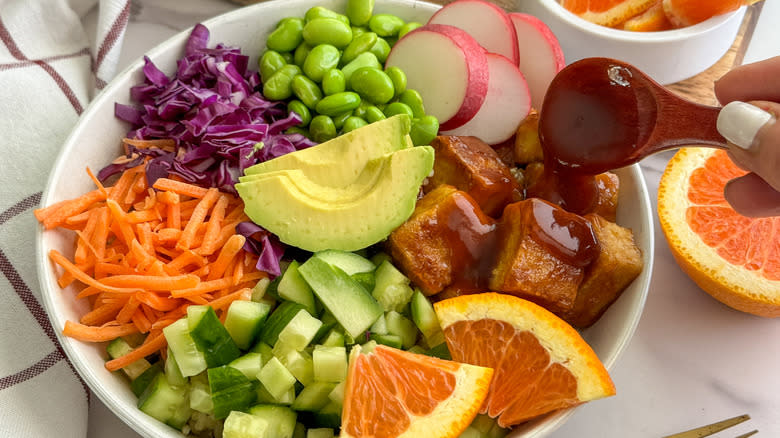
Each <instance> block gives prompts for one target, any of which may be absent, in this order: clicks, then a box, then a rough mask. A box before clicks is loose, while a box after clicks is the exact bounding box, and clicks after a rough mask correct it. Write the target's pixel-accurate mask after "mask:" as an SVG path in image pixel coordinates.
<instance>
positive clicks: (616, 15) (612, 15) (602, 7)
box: [561, 0, 655, 27]
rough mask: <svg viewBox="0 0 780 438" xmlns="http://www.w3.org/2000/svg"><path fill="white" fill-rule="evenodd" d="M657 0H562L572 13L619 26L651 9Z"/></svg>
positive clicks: (593, 21)
mask: <svg viewBox="0 0 780 438" xmlns="http://www.w3.org/2000/svg"><path fill="white" fill-rule="evenodd" d="M654 3H655V0H561V5H562V6H563V7H564V8H566V9H568V10H569V11H571V12H572V13H574V14H576V15H578V16H580V17H582V18H583V19H585V20H588V21H590V22H592V23H596V24H600V25H602V26H610V27H614V26H617V25H619V24H621V23H623V22H624V21H626V20H628V19H629V18H631V17H634V16H636V15H639V14H641V13H643V12H645V11H646V10H647V9H649V8H650V7H651V6H653V4H654Z"/></svg>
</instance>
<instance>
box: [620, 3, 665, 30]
mask: <svg viewBox="0 0 780 438" xmlns="http://www.w3.org/2000/svg"><path fill="white" fill-rule="evenodd" d="M671 28H672V23H671V22H669V19H668V18H666V13H664V6H663V3H662V0H656V2H655V4H654V5H653V6H651V7H650V9H648V10H646V11H645V12H643V13H641V14H639V15H637V16H636V17H633V18H630V19H628V20H626V22H625V23H623V30H630V31H633V32H658V31H662V30H669V29H671Z"/></svg>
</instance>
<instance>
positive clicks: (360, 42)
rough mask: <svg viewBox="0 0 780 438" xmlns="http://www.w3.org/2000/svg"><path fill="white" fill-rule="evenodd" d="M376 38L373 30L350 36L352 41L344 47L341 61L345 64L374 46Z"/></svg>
mask: <svg viewBox="0 0 780 438" xmlns="http://www.w3.org/2000/svg"><path fill="white" fill-rule="evenodd" d="M377 39H379V37H377V36H376V34H375V33H374V32H366V33H364V34H361V35H359V36H356V37H354V38H352V42H351V43H349V45H348V46H347V48H346V49H344V53H342V54H341V63H342V64H347V63H348V62H350V61H352V60H353V59H355V58H356V57H357V56H358V55H360V54H361V53H363V52H367V51H368V50H370V49H371V48H372V47H374V44H376V41H377Z"/></svg>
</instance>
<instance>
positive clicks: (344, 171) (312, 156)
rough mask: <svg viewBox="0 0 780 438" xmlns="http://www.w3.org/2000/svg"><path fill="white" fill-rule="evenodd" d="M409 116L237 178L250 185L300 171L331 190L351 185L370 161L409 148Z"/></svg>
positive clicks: (271, 162) (258, 166)
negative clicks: (269, 176)
mask: <svg viewBox="0 0 780 438" xmlns="http://www.w3.org/2000/svg"><path fill="white" fill-rule="evenodd" d="M411 123H412V122H411V120H410V119H409V116H408V115H405V114H399V115H397V116H393V117H389V118H387V119H384V120H380V121H377V122H374V123H371V124H369V125H366V126H364V127H362V128H359V129H356V130H354V131H350V132H348V133H346V134H344V135H341V136H338V137H336V138H334V139H332V140H329V141H326V142H325V143H321V144H319V145H316V146H312V147H310V148H306V149H302V150H300V151H296V152H291V153H289V154H285V155H282V156H281V157H278V158H274V159H273V160H269V161H264V162H262V163H258V164H255V165H254V166H252V167H249V168H247V169H246V170H245V171H244V173H245V175H244V176H242V177H239V180H240V181H241V182H242V183H243V182H249V181H251V180H253V179H255V178H258V177H259V176H258V175H262V174H267V173H270V172H275V171H281V170H293V169H299V170H300V171H301V172H303V174H304V175H306V177H307V178H308V179H310V180H311V181H312V182H314V183H317V184H319V185H325V186H331V187H344V186H347V185H349V184H351V183H352V182H353V181H354V180H355V179H356V178H357V177H358V176H359V175H360V173H361V172H362V170H363V168H364V167H365V166H366V164H367V163H368V162H369V161H371V160H372V159H375V158H379V157H381V156H383V155H385V154H388V153H390V152H395V151H398V150H401V149H406V148H409V147H411V146H412V143H411V138H410V137H409V136H408V134H409V131H410V129H411Z"/></svg>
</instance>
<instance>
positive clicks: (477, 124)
mask: <svg viewBox="0 0 780 438" xmlns="http://www.w3.org/2000/svg"><path fill="white" fill-rule="evenodd" d="M487 59H488V67H489V68H490V83H489V84H488V94H487V97H486V98H485V102H484V103H483V104H482V107H481V108H480V109H479V112H477V115H475V116H474V117H473V118H472V119H471V120H469V121H468V123H466V124H465V125H462V126H460V127H458V128H455V129H452V130H448V131H442V132H441V133H442V134H444V135H473V136H475V137H478V138H479V139H480V140H482V141H484V142H485V143H487V144H491V145H496V144H499V143H501V142H503V141H506V140H507V139H509V138H510V137H511V136H512V135H513V134H514V133H515V131H516V130H517V126H518V125H519V124H520V122H522V121H523V119H525V117H526V116H527V115H528V112H529V111H530V110H531V96H530V94H529V93H528V85H527V84H526V82H525V78H523V74H522V73H520V70H519V69H518V68H517V65H515V63H513V62H512V61H510V60H508V59H507V58H505V57H504V56H501V55H498V54H495V53H488V54H487Z"/></svg>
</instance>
